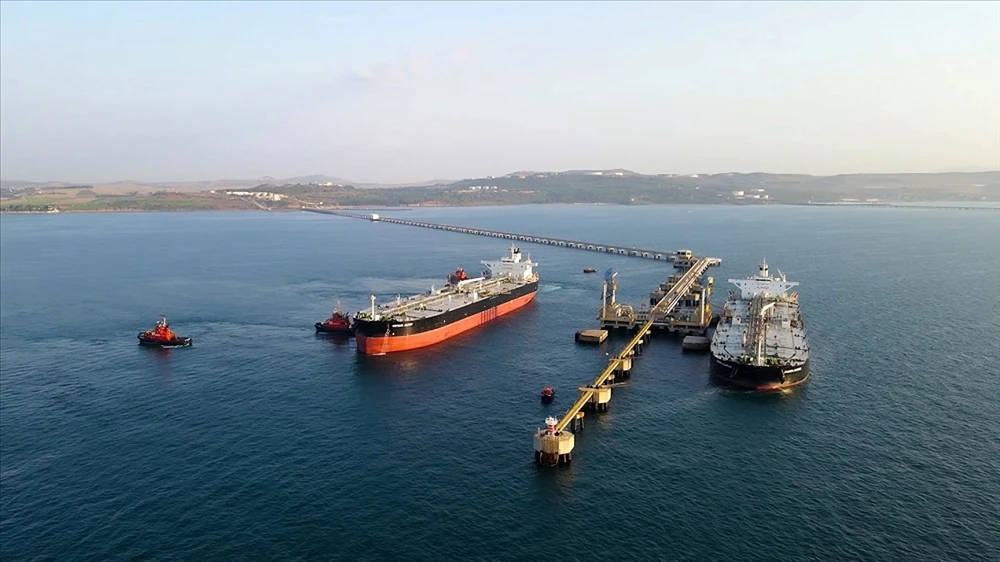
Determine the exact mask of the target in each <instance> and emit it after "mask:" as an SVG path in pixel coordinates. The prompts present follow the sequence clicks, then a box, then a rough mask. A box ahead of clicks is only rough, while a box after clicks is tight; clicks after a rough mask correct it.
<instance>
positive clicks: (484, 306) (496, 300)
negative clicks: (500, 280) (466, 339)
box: [354, 281, 538, 338]
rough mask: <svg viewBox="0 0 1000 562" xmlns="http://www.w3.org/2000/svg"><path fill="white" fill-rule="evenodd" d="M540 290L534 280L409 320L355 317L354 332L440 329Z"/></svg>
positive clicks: (372, 334)
mask: <svg viewBox="0 0 1000 562" xmlns="http://www.w3.org/2000/svg"><path fill="white" fill-rule="evenodd" d="M537 291H538V281H532V282H531V283H526V284H524V285H522V286H520V287H518V288H516V289H514V290H513V291H510V292H509V293H501V294H497V295H490V296H489V297H487V298H485V299H482V300H479V301H476V302H474V303H470V304H468V305H466V306H463V307H461V308H456V309H454V310H449V311H447V312H442V313H441V314H438V315H436V316H429V317H427V318H420V319H418V320H411V321H406V322H401V321H398V320H389V321H386V320H374V321H373V320H364V319H355V320H354V332H355V334H357V335H358V336H365V337H376V338H380V337H386V336H389V337H396V336H412V335H415V334H421V333H423V332H430V331H432V330H438V329H440V328H443V327H445V326H447V325H448V324H452V323H454V322H458V321H460V320H464V319H466V318H469V317H470V316H475V315H477V314H480V313H482V312H485V311H487V310H490V309H493V308H496V307H498V306H502V305H503V304H505V303H508V302H511V301H513V300H515V299H518V298H520V297H523V296H526V295H530V294H532V293H535V292H537Z"/></svg>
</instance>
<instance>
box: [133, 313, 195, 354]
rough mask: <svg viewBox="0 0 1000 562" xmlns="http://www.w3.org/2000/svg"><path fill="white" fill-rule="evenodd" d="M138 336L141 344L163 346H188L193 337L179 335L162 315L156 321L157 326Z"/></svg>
mask: <svg viewBox="0 0 1000 562" xmlns="http://www.w3.org/2000/svg"><path fill="white" fill-rule="evenodd" d="M136 337H137V338H139V345H152V346H157V347H163V348H171V347H187V346H189V345H191V338H188V337H184V336H178V335H177V334H175V333H174V332H173V331H172V330H171V329H170V325H169V324H167V317H166V316H160V319H159V320H158V321H157V322H156V326H154V327H153V329H152V330H146V331H145V332H139V335H137V336H136Z"/></svg>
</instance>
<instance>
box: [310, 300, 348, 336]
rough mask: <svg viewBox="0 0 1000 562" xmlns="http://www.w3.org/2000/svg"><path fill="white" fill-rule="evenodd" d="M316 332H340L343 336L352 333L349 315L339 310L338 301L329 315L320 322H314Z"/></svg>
mask: <svg viewBox="0 0 1000 562" xmlns="http://www.w3.org/2000/svg"><path fill="white" fill-rule="evenodd" d="M314 326H316V333H318V334H340V335H344V336H349V335H351V334H353V333H354V328H351V317H350V315H349V314H344V313H343V312H341V311H340V303H337V306H336V307H334V309H333V313H332V314H330V317H329V318H327V319H326V320H324V321H322V322H316V324H314Z"/></svg>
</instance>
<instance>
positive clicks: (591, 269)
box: [583, 267, 597, 273]
mask: <svg viewBox="0 0 1000 562" xmlns="http://www.w3.org/2000/svg"><path fill="white" fill-rule="evenodd" d="M595 271H597V270H596V269H594V268H593V267H585V268H583V272H584V273H594V272H595Z"/></svg>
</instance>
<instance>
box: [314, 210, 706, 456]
mask: <svg viewBox="0 0 1000 562" xmlns="http://www.w3.org/2000/svg"><path fill="white" fill-rule="evenodd" d="M303 210H305V211H310V212H314V213H321V214H328V215H337V216H342V217H348V218H353V219H362V220H368V221H376V222H388V223H393V224H400V225H404V226H417V227H421V228H433V229H436V230H446V231H450V232H460V233H463V234H475V235H479V236H492V237H495V238H505V239H508V240H517V241H521V242H531V243H535V244H546V245H550V246H559V247H565V248H575V249H579V250H589V251H594V252H602V253H609V254H616V255H623V256H631V257H638V258H646V259H652V260H664V261H672V262H674V267H675V268H678V269H683V270H684V273H683V274H681V275H680V276H679V277H676V276H675V277H672V278H671V281H672V282H673V283H672V284H671V285H670V287H669V289H667V290H666V291H664V292H663V296H662V298H660V300H659V301H658V302H657V303H656V304H655V305H654V306H653V307H652V308H650V309H649V310H648V311H644V312H645V313H646V314H645V316H644V317H642V319H643V320H644V322H643V324H642V326H641V327H639V328H638V330H637V331H636V334H635V336H633V337H632V339H631V340H630V341H629V342H628V344H626V345H625V347H623V348H622V349H621V351H619V352H618V353H617V354H616V355H615V356H614V357H613V358H612V359H610V360H609V361H608V365H607V367H605V368H604V370H603V371H601V374H599V375H598V376H597V378H596V379H594V381H593V382H592V383H590V384H589V385H587V386H582V387H580V388H579V389H578V390H579V391H580V397H579V398H578V399H577V400H576V402H574V403H573V405H572V406H571V407H570V409H569V410H567V411H566V414H564V415H563V417H562V419H558V420H557V419H556V418H554V417H549V418H547V419H546V420H545V424H546V427H545V429H540V430H538V431H537V432H536V433H535V436H534V443H535V460H536V461H537V462H539V463H540V464H547V465H557V464H559V463H562V462H569V461H570V460H572V457H573V447H574V446H575V443H576V438H575V436H574V435H573V433H572V431H569V430H567V429H566V428H567V427H569V426H570V424H573V423H574V422H575V421H576V420H578V419H581V418H582V412H583V408H584V406H586V405H587V404H591V405H593V406H594V409H595V410H599V411H600V410H606V409H607V407H608V403H609V402H610V401H611V389H612V388H614V387H615V386H617V384H616V383H615V382H614V378H615V374H616V373H618V374H621V375H622V376H623V378H624V377H627V376H628V374H629V373H630V372H631V370H632V360H633V359H634V358H635V357H636V356H638V355H641V354H642V348H643V346H644V345H645V344H646V343H648V338H649V337H650V335H651V333H652V328H653V325H654V324H655V323H656V322H657V321H658V320H659V319H662V318H664V317H666V316H667V315H669V314H671V313H672V312H673V311H674V309H675V308H677V305H678V304H679V303H680V302H681V301H682V300H683V299H684V298H685V296H687V294H688V292H689V291H691V288H692V287H694V286H695V284H696V283H697V282H698V281H699V280H700V279H701V277H702V275H704V273H705V272H706V271H707V270H708V268H709V267H713V266H717V265H720V264H721V263H722V260H721V259H719V258H711V257H703V256H695V255H693V254H692V253H691V251H690V250H679V251H676V252H665V251H662V250H652V249H646V248H635V247H628V248H623V247H621V246H620V245H610V244H597V243H593V242H581V241H579V240H568V239H564V238H550V237H543V236H535V235H531V234H521V233H517V232H506V231H502V230H488V229H483V228H471V227H466V226H455V225H450V224H437V223H430V222H422V221H413V220H405V219H397V218H392V217H382V216H379V215H378V214H377V213H364V214H362V213H353V212H349V211H339V210H331V209H303ZM663 287H664V285H661V289H662V288H663ZM702 306H704V305H703V304H702ZM581 421H582V420H581Z"/></svg>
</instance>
